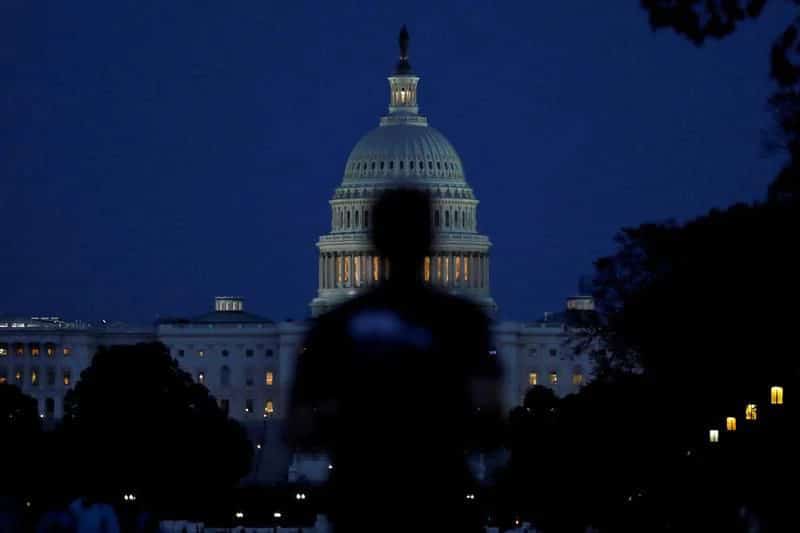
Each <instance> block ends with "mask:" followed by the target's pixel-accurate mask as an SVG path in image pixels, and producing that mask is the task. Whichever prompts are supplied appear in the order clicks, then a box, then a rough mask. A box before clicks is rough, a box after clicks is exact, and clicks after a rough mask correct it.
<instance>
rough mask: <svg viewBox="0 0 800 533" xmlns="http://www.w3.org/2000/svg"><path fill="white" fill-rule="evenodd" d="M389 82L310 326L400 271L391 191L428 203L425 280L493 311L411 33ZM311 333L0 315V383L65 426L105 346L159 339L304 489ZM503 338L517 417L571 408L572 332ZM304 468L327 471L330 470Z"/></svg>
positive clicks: (482, 251)
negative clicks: (302, 406) (296, 444)
mask: <svg viewBox="0 0 800 533" xmlns="http://www.w3.org/2000/svg"><path fill="white" fill-rule="evenodd" d="M388 79H389V88H390V100H389V110H388V114H387V115H386V116H384V117H383V118H382V119H381V121H380V125H379V126H378V127H377V128H375V129H373V130H372V131H370V132H368V133H367V134H366V135H365V136H364V137H363V138H362V139H361V140H360V141H358V143H357V144H356V146H355V147H354V148H353V150H352V152H351V153H350V156H349V158H348V160H347V163H346V165H345V170H344V177H343V179H342V182H341V183H340V185H339V186H338V187H337V188H336V190H335V192H334V195H333V198H332V199H331V201H330V209H331V231H330V232H329V233H328V234H326V235H323V236H322V237H320V238H319V241H318V242H317V248H318V251H319V276H318V290H317V295H316V297H315V298H314V299H313V300H312V302H311V304H310V306H311V311H312V315H314V316H315V315H318V314H320V313H323V312H325V311H327V310H329V309H331V308H332V307H334V306H336V305H337V304H339V303H341V302H342V301H345V300H346V299H348V298H351V297H353V296H355V295H357V294H359V293H363V292H364V291H366V290H368V289H369V288H370V287H372V286H374V285H375V284H377V283H379V282H380V280H382V279H384V278H385V277H386V276H387V274H388V272H389V271H390V269H391V265H390V264H388V263H387V262H386V260H385V259H384V258H381V257H379V256H377V255H376V254H375V253H374V251H373V250H372V248H371V246H370V243H369V237H368V235H369V224H370V208H371V205H372V203H373V202H374V200H375V199H376V197H377V195H379V194H380V193H381V192H382V191H383V190H385V189H387V188H389V187H393V186H397V185H409V184H410V185H413V186H416V187H421V188H424V189H425V190H427V191H429V192H430V194H431V198H432V204H433V210H434V211H433V217H432V218H433V224H434V235H435V238H434V246H433V251H432V253H431V255H430V256H428V257H426V258H425V261H424V264H423V265H422V271H421V272H420V279H421V280H422V281H423V282H424V283H426V284H429V285H431V286H435V287H439V288H442V289H444V290H447V291H449V292H451V293H453V294H457V295H461V296H463V297H465V298H469V299H472V300H473V301H476V302H477V303H479V304H480V305H481V306H482V307H483V308H484V309H485V310H486V311H487V312H488V313H490V314H491V313H494V311H495V309H496V304H495V302H494V300H493V298H492V296H491V291H490V270H489V249H490V247H491V243H490V241H489V239H488V237H486V236H485V235H482V234H481V233H479V231H478V225H477V220H478V218H477V207H478V200H477V199H476V197H475V194H474V193H473V190H472V188H471V187H470V186H469V184H468V183H467V182H466V179H465V173H464V167H463V164H462V161H461V158H460V157H459V155H458V153H457V152H456V151H455V149H454V148H453V147H452V145H451V144H450V142H449V141H448V140H447V139H446V138H445V137H444V136H443V135H442V134H441V133H439V132H438V131H437V130H435V129H434V128H432V127H430V126H429V125H428V121H427V119H426V118H425V117H424V116H422V115H420V114H419V106H418V83H419V77H418V76H416V75H415V74H414V73H413V72H412V70H411V67H410V65H409V63H408V46H407V34H406V35H405V37H404V36H403V35H402V34H401V53H400V60H399V62H398V64H397V67H396V69H395V71H394V73H393V74H392V75H391V76H389V78H388ZM587 306H591V300H590V299H587V298H572V299H570V300H568V302H567V307H568V308H569V309H582V310H586V309H587V308H588V307H587ZM309 327H310V322H273V321H271V320H269V319H267V318H264V317H260V316H258V315H255V314H252V313H250V312H248V311H246V310H245V306H244V302H243V300H242V299H241V298H236V297H218V298H216V299H215V302H214V307H213V310H212V311H210V312H208V313H205V314H201V315H198V316H196V317H193V318H182V319H167V320H161V321H159V322H158V323H157V324H155V325H153V326H149V327H129V326H125V325H120V324H107V323H101V324H85V323H77V322H65V321H62V320H59V319H55V318H14V317H11V318H2V317H0V383H13V384H16V385H17V386H19V387H20V388H21V389H22V391H23V392H24V393H26V394H28V395H30V396H32V397H34V398H35V399H36V400H37V402H38V405H39V412H40V416H41V417H42V418H43V419H46V420H48V421H50V420H57V419H59V418H60V417H61V416H62V415H63V401H64V395H65V394H66V392H67V391H68V390H69V389H70V388H71V387H73V386H74V384H75V382H76V381H77V380H78V379H79V377H80V373H81V371H82V370H83V369H85V368H86V367H87V366H88V365H89V364H90V362H91V358H92V356H93V355H94V353H95V352H96V351H97V349H98V348H99V347H100V346H111V345H115V344H135V343H140V342H152V341H160V342H162V343H164V344H165V345H166V346H167V347H168V348H169V350H170V353H171V354H172V356H173V357H174V358H175V359H176V360H177V361H178V363H179V364H180V366H181V368H183V369H184V370H186V371H187V372H188V373H190V374H191V375H192V376H193V377H194V379H195V380H196V381H197V382H198V383H202V384H203V385H205V386H206V387H208V389H209V391H210V392H211V394H212V395H213V396H214V397H215V398H216V399H217V400H218V402H219V404H220V406H221V407H222V408H223V409H225V410H226V411H227V412H228V413H229V415H230V416H231V417H232V418H234V419H236V420H238V421H240V422H242V423H243V424H244V426H245V427H246V428H247V430H248V432H249V434H250V437H251V440H252V442H253V446H254V448H255V464H254V471H253V473H252V474H251V480H259V481H279V480H281V479H283V480H285V479H286V478H287V476H289V477H292V475H293V476H294V477H295V478H297V476H298V474H297V471H298V469H300V467H298V466H297V462H296V461H294V462H293V461H292V460H291V454H290V452H289V450H286V448H285V446H284V445H283V441H282V438H281V421H282V420H283V419H284V417H285V414H286V404H287V399H288V394H289V390H290V387H291V384H292V380H293V373H294V366H295V362H296V357H297V354H298V353H299V352H300V350H301V349H302V345H303V339H304V337H305V334H306V332H307V331H308V329H309ZM492 335H493V338H494V349H493V352H494V355H495V356H496V357H497V358H498V359H499V361H500V363H501V366H502V368H503V370H504V374H503V376H504V384H503V389H502V390H503V403H504V407H505V409H506V410H510V409H512V408H513V407H515V406H517V405H519V404H520V402H521V401H522V399H523V397H524V395H525V393H526V391H527V390H528V389H529V388H530V387H532V386H534V385H544V386H547V387H551V388H552V389H553V390H554V391H555V392H556V393H557V394H558V395H562V396H563V395H566V394H569V393H572V392H575V391H577V390H578V389H579V388H580V387H581V386H582V385H583V384H584V383H585V382H586V380H587V379H588V377H589V375H590V370H591V368H590V364H589V361H588V360H587V357H586V356H585V355H575V354H574V353H573V349H572V343H571V337H570V332H569V329H568V327H567V325H566V324H565V323H564V321H562V320H558V319H556V320H549V319H547V318H545V319H544V320H535V321H531V322H528V323H521V322H496V323H495V324H494V325H493V326H492ZM312 463H313V465H312ZM317 463H319V464H317ZM307 464H309V465H312V467H313V468H315V469H317V470H321V471H322V472H324V471H325V468H324V461H322V462H320V461H319V460H316V462H314V461H313V460H312V461H310V462H308V463H307ZM320 465H322V466H320ZM292 472H294V473H293V474H292Z"/></svg>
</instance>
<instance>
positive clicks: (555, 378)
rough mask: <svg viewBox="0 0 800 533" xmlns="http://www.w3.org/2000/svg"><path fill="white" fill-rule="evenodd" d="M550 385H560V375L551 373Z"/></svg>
mask: <svg viewBox="0 0 800 533" xmlns="http://www.w3.org/2000/svg"><path fill="white" fill-rule="evenodd" d="M550 385H558V374H556V373H555V372H550Z"/></svg>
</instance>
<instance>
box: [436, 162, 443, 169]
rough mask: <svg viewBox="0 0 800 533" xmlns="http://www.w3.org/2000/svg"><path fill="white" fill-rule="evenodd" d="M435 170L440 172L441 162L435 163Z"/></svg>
mask: <svg viewBox="0 0 800 533" xmlns="http://www.w3.org/2000/svg"><path fill="white" fill-rule="evenodd" d="M436 170H442V162H441V161H437V162H436Z"/></svg>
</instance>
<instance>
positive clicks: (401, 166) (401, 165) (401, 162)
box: [400, 160, 403, 170]
mask: <svg viewBox="0 0 800 533" xmlns="http://www.w3.org/2000/svg"><path fill="white" fill-rule="evenodd" d="M400 170H403V161H402V160H401V161H400Z"/></svg>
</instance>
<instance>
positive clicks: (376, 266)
mask: <svg viewBox="0 0 800 533" xmlns="http://www.w3.org/2000/svg"><path fill="white" fill-rule="evenodd" d="M380 266H381V260H380V259H379V258H377V257H373V258H372V281H378V280H379V279H380V277H379V276H380Z"/></svg>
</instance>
